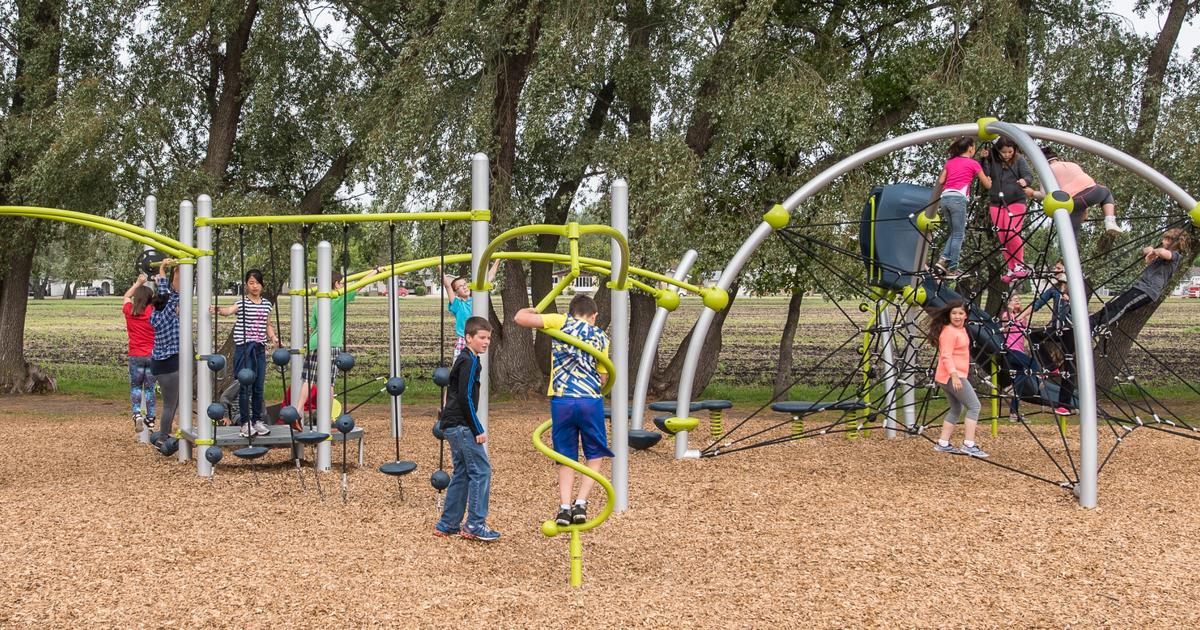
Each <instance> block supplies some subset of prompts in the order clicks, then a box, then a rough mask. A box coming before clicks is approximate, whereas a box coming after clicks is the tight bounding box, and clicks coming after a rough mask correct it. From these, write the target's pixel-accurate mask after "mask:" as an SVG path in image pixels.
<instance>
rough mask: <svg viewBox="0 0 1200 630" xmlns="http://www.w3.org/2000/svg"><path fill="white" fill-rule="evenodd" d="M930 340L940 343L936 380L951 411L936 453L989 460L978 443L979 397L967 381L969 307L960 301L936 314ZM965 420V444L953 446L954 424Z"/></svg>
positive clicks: (936, 445)
mask: <svg viewBox="0 0 1200 630" xmlns="http://www.w3.org/2000/svg"><path fill="white" fill-rule="evenodd" d="M929 339H930V341H932V342H933V343H936V344H937V348H938V363H937V371H936V372H935V373H934V377H933V380H934V381H936V382H937V384H938V386H939V387H941V388H942V391H943V392H945V394H946V400H947V402H949V403H950V410H949V411H948V412H947V413H946V419H945V420H943V421H942V434H941V437H939V438H938V442H937V444H935V445H934V446H933V450H935V451H938V452H939V453H950V454H952V455H970V456H972V457H980V458H982V457H987V456H988V454H987V453H985V452H984V451H983V449H981V448H979V447H978V446H977V445H976V444H975V427H976V426H977V425H978V423H979V408H980V405H979V397H978V396H976V395H975V390H974V389H972V388H971V381H970V380H968V379H967V376H968V375H969V374H970V368H971V338H970V336H969V335H967V307H966V305H965V304H963V303H962V302H960V301H955V302H950V303H948V304H947V305H946V306H945V307H943V308H941V309H939V310H937V311H935V312H934V313H933V316H932V321H930V324H929ZM959 419H962V420H963V445H962V448H961V449H960V448H955V447H954V446H952V445H951V444H950V438H951V437H952V436H953V434H954V425H955V424H957V423H958V421H959Z"/></svg>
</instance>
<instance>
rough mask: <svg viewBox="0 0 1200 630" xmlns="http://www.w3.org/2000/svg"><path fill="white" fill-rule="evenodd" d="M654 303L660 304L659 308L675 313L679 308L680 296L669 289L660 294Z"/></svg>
mask: <svg viewBox="0 0 1200 630" xmlns="http://www.w3.org/2000/svg"><path fill="white" fill-rule="evenodd" d="M654 302H655V303H656V304H658V307H659V308H665V309H667V311H668V312H674V310H675V309H677V308H679V294H678V293H676V292H674V291H671V290H669V289H668V290H666V291H662V292H660V293H659V294H658V297H656V298H655V299H654Z"/></svg>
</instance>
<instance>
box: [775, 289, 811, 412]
mask: <svg viewBox="0 0 1200 630" xmlns="http://www.w3.org/2000/svg"><path fill="white" fill-rule="evenodd" d="M802 302H804V290H803V289H798V288H797V289H792V297H791V299H790V300H788V311H787V319H785V320H784V322H783V337H782V338H781V339H780V340H779V365H778V367H776V369H775V386H774V388H773V389H772V396H773V397H774V398H779V397H781V396H782V395H783V394H784V392H786V391H787V390H789V389H791V387H792V365H793V359H794V357H793V356H792V345H793V344H794V343H795V340H796V326H797V325H798V324H799V323H800V304H801V303H802Z"/></svg>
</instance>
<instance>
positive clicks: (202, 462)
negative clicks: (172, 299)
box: [195, 195, 216, 477]
mask: <svg viewBox="0 0 1200 630" xmlns="http://www.w3.org/2000/svg"><path fill="white" fill-rule="evenodd" d="M196 216H199V217H205V218H207V217H211V216H212V197H209V196H208V195H200V196H199V197H196ZM196 247H197V249H199V250H201V251H204V252H207V251H209V250H211V249H212V228H211V227H208V226H202V227H197V228H196ZM212 292H213V259H212V256H210V255H207V254H205V255H202V256H200V257H198V258H196V354H198V355H205V356H206V355H210V354H212V351H213V333H212V316H211V315H209V313H208V307H210V306H212ZM212 401H213V374H212V372H211V371H210V370H209V369H208V365H207V362H206V361H202V360H201V361H197V362H196V424H195V429H196V442H197V445H196V474H197V475H199V476H201V477H208V476H209V475H211V474H212V464H210V463H208V460H207V459H206V458H205V457H204V453H205V452H207V451H208V449H209V448H216V447H215V446H212V447H210V446H209V444H208V443H209V442H211V441H212V439H213V421H212V419H211V418H209V417H208V406H209V405H211V404H212Z"/></svg>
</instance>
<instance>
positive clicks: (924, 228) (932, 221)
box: [917, 212, 942, 234]
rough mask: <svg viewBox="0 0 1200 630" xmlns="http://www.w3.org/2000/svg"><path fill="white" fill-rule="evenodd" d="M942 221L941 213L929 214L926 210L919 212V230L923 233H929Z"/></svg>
mask: <svg viewBox="0 0 1200 630" xmlns="http://www.w3.org/2000/svg"><path fill="white" fill-rule="evenodd" d="M941 222H942V217H941V215H937V214H935V215H933V216H929V215H927V214H925V213H924V212H919V213H917V230H919V231H920V232H921V233H922V234H928V233H929V230H931V229H932V228H933V227H934V226H935V225H937V224H938V223H941Z"/></svg>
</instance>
